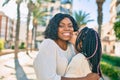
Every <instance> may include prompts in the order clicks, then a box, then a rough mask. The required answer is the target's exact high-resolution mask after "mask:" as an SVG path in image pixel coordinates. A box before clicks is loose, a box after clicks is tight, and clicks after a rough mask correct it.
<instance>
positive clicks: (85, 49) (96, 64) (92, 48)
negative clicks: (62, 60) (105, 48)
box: [75, 27, 102, 77]
mask: <svg viewBox="0 0 120 80" xmlns="http://www.w3.org/2000/svg"><path fill="white" fill-rule="evenodd" d="M81 42H82V45H81V44H80V43H81ZM75 48H76V50H77V51H78V52H80V53H82V54H83V55H84V56H85V57H86V58H87V59H88V62H89V63H90V66H91V68H92V72H94V73H98V74H99V75H100V76H101V77H102V74H101V70H100V59H101V53H102V52H101V50H102V48H101V41H100V38H99V36H98V34H97V32H96V31H95V30H93V29H92V28H88V27H85V28H83V29H82V30H81V31H80V33H79V34H78V36H77V39H76V43H75Z"/></svg>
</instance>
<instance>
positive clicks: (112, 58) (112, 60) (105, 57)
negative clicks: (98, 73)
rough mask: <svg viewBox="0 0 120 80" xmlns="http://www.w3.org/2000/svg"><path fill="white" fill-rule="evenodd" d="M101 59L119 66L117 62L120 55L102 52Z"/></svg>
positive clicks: (119, 60) (119, 61)
mask: <svg viewBox="0 0 120 80" xmlns="http://www.w3.org/2000/svg"><path fill="white" fill-rule="evenodd" d="M102 60H104V61H105V62H107V63H109V64H112V65H114V66H118V67H120V64H119V63H120V57H117V56H110V55H107V54H103V55H102Z"/></svg>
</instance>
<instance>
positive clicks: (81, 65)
mask: <svg viewBox="0 0 120 80" xmlns="http://www.w3.org/2000/svg"><path fill="white" fill-rule="evenodd" d="M89 73H91V69H90V66H89V63H88V61H87V59H86V57H85V56H84V55H83V54H81V53H79V54H77V55H75V56H74V57H73V58H72V60H71V62H70V64H69V65H68V68H67V70H66V74H65V77H72V78H73V77H74V78H75V77H85V76H87V74H89Z"/></svg>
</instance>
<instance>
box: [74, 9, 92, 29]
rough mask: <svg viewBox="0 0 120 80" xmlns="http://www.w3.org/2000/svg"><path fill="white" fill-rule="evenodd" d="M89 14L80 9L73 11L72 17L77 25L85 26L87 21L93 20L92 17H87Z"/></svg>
mask: <svg viewBox="0 0 120 80" xmlns="http://www.w3.org/2000/svg"><path fill="white" fill-rule="evenodd" d="M89 15H90V14H89V13H85V12H82V11H79V12H74V17H75V20H76V21H77V24H78V26H79V27H82V26H85V25H86V24H87V23H88V22H91V21H93V19H89V18H90V17H89Z"/></svg>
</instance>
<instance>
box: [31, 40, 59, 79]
mask: <svg viewBox="0 0 120 80" xmlns="http://www.w3.org/2000/svg"><path fill="white" fill-rule="evenodd" d="M39 49H40V50H39V53H38V55H37V57H36V58H35V60H34V63H33V66H34V70H35V73H36V77H37V80H61V76H59V75H57V73H56V55H55V53H56V52H55V50H54V49H55V48H54V46H53V45H52V44H50V42H46V41H45V42H42V43H41V45H40V48H39Z"/></svg>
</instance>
